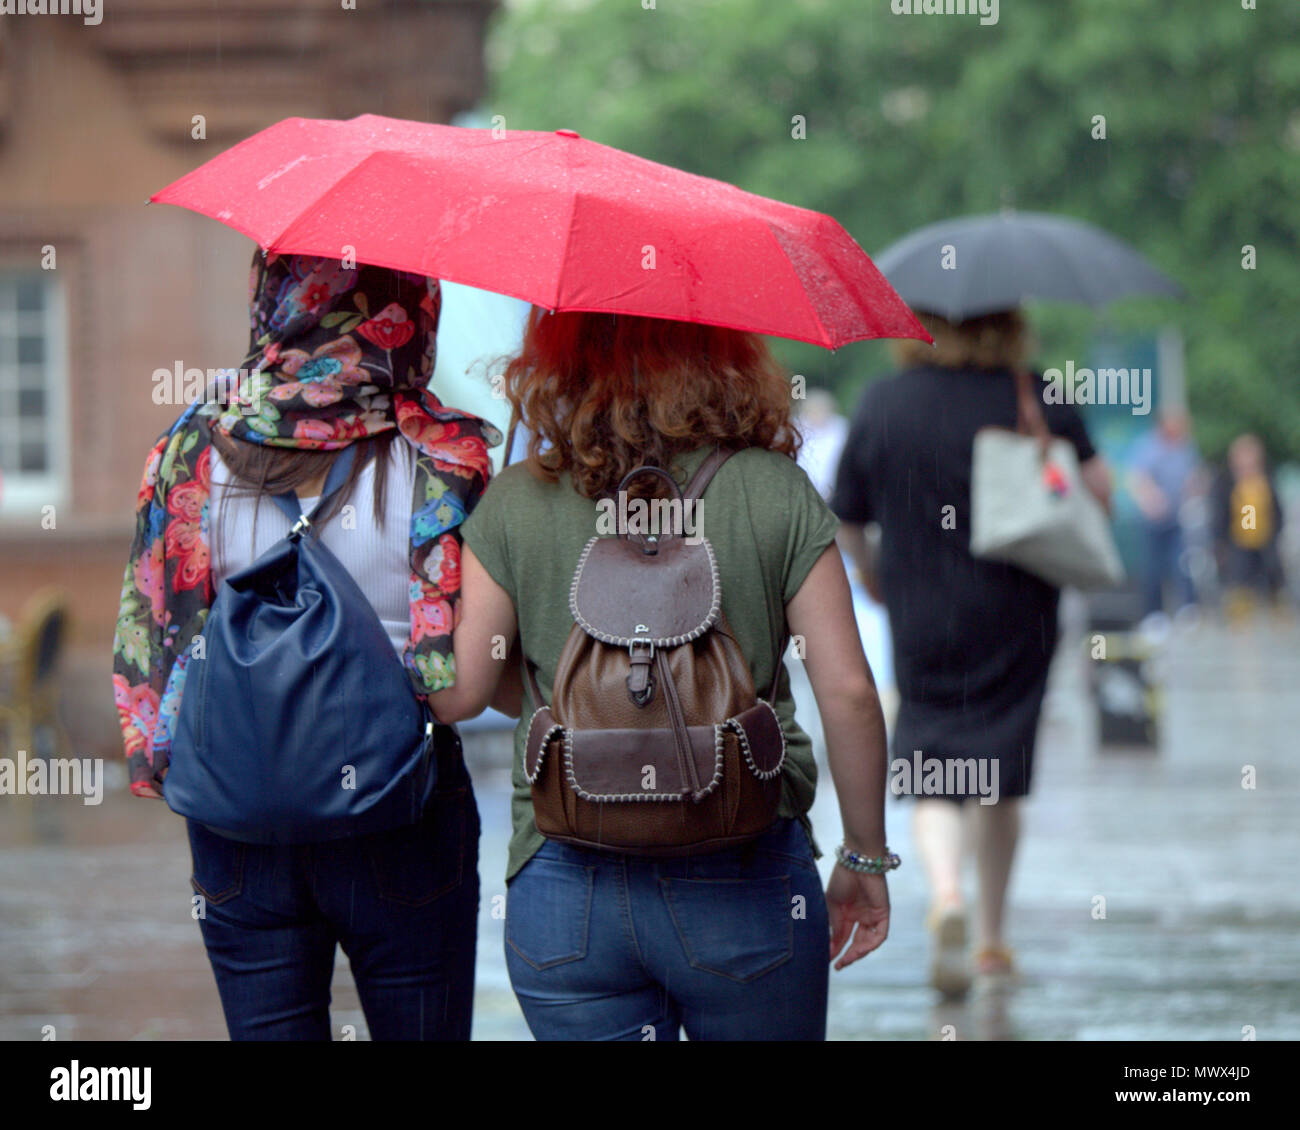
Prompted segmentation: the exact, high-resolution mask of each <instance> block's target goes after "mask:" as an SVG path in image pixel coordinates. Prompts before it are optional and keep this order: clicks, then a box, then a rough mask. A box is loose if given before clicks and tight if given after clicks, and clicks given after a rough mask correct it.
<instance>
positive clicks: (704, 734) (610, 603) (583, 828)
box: [524, 450, 785, 855]
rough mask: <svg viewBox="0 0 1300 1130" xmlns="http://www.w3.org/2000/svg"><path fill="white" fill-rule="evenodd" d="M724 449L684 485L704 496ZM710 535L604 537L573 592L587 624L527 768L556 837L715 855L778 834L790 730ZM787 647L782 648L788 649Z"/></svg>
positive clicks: (593, 545) (568, 651)
mask: <svg viewBox="0 0 1300 1130" xmlns="http://www.w3.org/2000/svg"><path fill="white" fill-rule="evenodd" d="M732 454H733V452H731V451H726V450H719V451H715V452H714V453H713V454H711V455H710V456H709V457H708V458H707V459H706V460H705V462H704V463H703V465H702V466H701V467H700V469H699V470H698V471H697V472H696V474H695V477H694V478H693V479H692V480H691V482H690V483H689V485H688V486H687V488H686V491H685V493H684V495H683V493H682V492H681V491H680V490H679V488H678V487H677V484H676V483H675V482H674V481H673V480H672V478H671V477H670V476H669V475H668V474H667V473H666V472H664V471H663V470H662V469H661V468H658V467H638V468H636V469H635V470H633V471H631V472H629V473H628V475H627V476H626V477H625V478H624V479H623V482H622V483H620V484H619V488H618V489H619V491H620V492H622V491H624V490H625V489H626V488H627V485H628V483H629V482H630V481H631V480H632V479H633V478H634V477H635V476H637V475H642V474H656V475H659V476H661V477H662V478H664V479H666V480H667V481H668V482H669V483H670V484H671V487H672V490H673V492H674V494H675V497H676V498H677V499H679V500H681V499H698V498H700V496H701V495H702V494H703V493H704V490H705V488H706V487H707V485H708V483H709V480H710V479H712V477H713V475H714V473H715V472H716V471H717V469H718V468H719V467H720V466H721V465H722V464H723V463H724V462H725V461H726V459H727V458H728V457H729V456H730V455H732ZM721 586H722V582H721V578H720V577H719V576H718V566H717V562H716V560H715V558H714V555H713V547H712V546H711V545H710V544H709V542H708V540H707V539H705V538H699V539H695V538H692V539H689V540H688V539H687V538H686V537H685V536H684V531H683V530H676V531H671V532H668V533H661V534H660V535H659V536H658V537H652V536H644V535H639V534H631V535H629V534H627V533H622V534H619V535H618V536H615V537H593V538H592V539H591V541H589V542H588V543H587V545H586V547H585V548H584V549H583V551H582V556H581V557H580V558H579V559H578V566H577V569H576V571H575V573H574V577H573V586H572V588H571V589H570V592H569V608H570V611H571V612H572V613H573V619H574V625H573V629H572V630H571V631H570V633H569V637H568V640H567V641H566V642H565V645H564V650H563V651H562V652H561V653H560V659H559V663H558V665H557V667H556V672H555V684H554V692H555V693H554V696H553V699H552V702H551V704H550V705H549V706H546V705H543V699H542V696H541V692H540V690H539V688H538V685H537V678H536V676H535V675H534V673H533V670H532V667H531V665H527V664H526V670H527V675H528V681H529V685H530V688H531V691H532V700H533V703H534V704H535V705H538V706H539V709H538V710H537V711H536V712H535V713H534V714H533V716H532V719H531V721H530V722H529V726H528V741H527V746H526V748H525V753H524V772H525V775H526V776H527V778H528V781H529V783H530V784H531V785H532V794H533V812H534V816H535V818H536V821H537V828H538V831H540V832H541V833H542V834H543V835H544V836H546V837H548V838H550V839H554V840H563V841H564V842H566V843H571V844H578V845H580V846H583V847H590V848H601V849H605V850H611V851H622V852H629V853H635V854H641V855H685V854H689V853H696V852H707V851H717V850H720V849H722V848H726V847H730V846H732V845H735V844H739V843H743V842H745V841H746V840H751V839H754V838H755V837H757V836H759V835H761V834H762V833H763V832H764V831H766V830H767V829H768V828H769V827H770V826H771V825H772V823H773V822H774V821H775V820H776V815H777V805H778V804H779V803H780V799H781V767H782V765H783V764H784V762H785V735H784V734H783V733H782V731H781V723H780V720H779V719H778V718H777V716H776V711H775V710H774V709H773V707H772V700H774V699H775V696H776V687H777V681H778V680H779V678H780V673H781V661H780V659H779V658H778V661H777V670H776V677H775V678H774V679H773V681H772V690H771V692H770V693H769V696H768V700H764V699H761V698H758V697H757V695H756V693H755V690H754V680H753V677H752V675H751V674H750V671H749V665H748V663H747V662H746V661H745V657H744V655H742V654H741V651H740V648H739V646H738V645H737V643H736V640H735V637H734V636H732V634H731V629H730V628H729V627H728V625H727V621H726V618H725V617H724V616H723V615H722V587H721ZM782 651H784V647H782Z"/></svg>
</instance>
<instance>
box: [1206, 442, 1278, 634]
mask: <svg viewBox="0 0 1300 1130" xmlns="http://www.w3.org/2000/svg"><path fill="white" fill-rule="evenodd" d="M1214 514H1215V517H1216V522H1215V526H1216V534H1217V540H1218V543H1219V544H1218V550H1219V559H1220V568H1221V571H1222V577H1223V581H1224V585H1225V588H1226V590H1227V591H1226V593H1225V604H1226V611H1227V613H1228V616H1229V618H1230V619H1234V620H1239V619H1241V618H1242V616H1244V615H1245V614H1246V613H1247V612H1248V610H1249V608H1250V606H1251V604H1252V602H1253V599H1254V598H1256V597H1263V598H1264V599H1266V600H1268V601H1273V602H1276V601H1279V600H1281V599H1282V598H1283V596H1284V594H1285V592H1286V578H1285V575H1284V570H1283V566H1282V557H1281V553H1280V552H1279V546H1280V542H1281V534H1282V526H1283V515H1284V508H1283V506H1282V504H1281V501H1280V499H1279V495H1278V491H1277V486H1276V484H1275V482H1274V480H1273V475H1272V474H1271V472H1270V471H1269V468H1268V460H1267V457H1266V454H1265V450H1264V444H1263V443H1262V442H1261V441H1260V439H1259V437H1258V436H1255V435H1251V434H1249V433H1247V434H1245V435H1240V436H1238V437H1237V438H1236V439H1234V440H1233V441H1232V443H1231V444H1230V445H1229V447H1228V458H1227V465H1226V467H1225V468H1224V469H1223V471H1222V473H1221V474H1220V475H1219V477H1218V479H1217V481H1216V483H1215V488H1214Z"/></svg>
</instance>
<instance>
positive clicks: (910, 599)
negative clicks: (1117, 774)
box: [830, 311, 1110, 995]
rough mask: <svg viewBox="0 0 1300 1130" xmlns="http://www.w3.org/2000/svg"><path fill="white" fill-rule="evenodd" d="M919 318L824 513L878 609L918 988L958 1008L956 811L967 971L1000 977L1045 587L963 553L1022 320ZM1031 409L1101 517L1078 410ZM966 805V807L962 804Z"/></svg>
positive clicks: (1039, 692)
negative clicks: (912, 862)
mask: <svg viewBox="0 0 1300 1130" xmlns="http://www.w3.org/2000/svg"><path fill="white" fill-rule="evenodd" d="M919 316H920V317H921V320H922V322H923V323H924V324H925V326H926V328H927V329H928V330H929V331H930V332H931V334H932V335H933V336H934V338H935V345H934V346H933V347H931V346H929V345H925V344H923V343H920V342H907V343H900V344H899V345H898V346H896V350H895V352H896V355H897V357H898V359H899V361H900V362H901V367H902V370H903V371H901V372H899V373H898V374H896V375H895V376H892V377H890V378H887V379H884V380H880V381H877V382H875V383H873V384H871V385H870V386H868V388H867V391H866V393H865V394H864V395H863V397H862V401H861V403H860V404H859V406H858V409H857V412H856V413H855V415H854V418H853V422H852V424H851V426H850V429H849V435H848V440H847V443H846V445H845V450H844V455H843V457H842V459H841V461H840V465H839V470H838V473H837V476H836V486H835V492H834V494H833V495H832V498H831V503H830V504H831V509H832V510H834V512H835V513H836V515H837V516H838V517H839V518H840V519H841V522H842V525H841V533H840V538H841V543H842V545H843V547H844V549H845V550H846V551H847V552H848V553H849V554H850V556H852V557H853V559H854V561H855V562H856V563H857V565H858V568H859V571H860V572H861V574H862V579H863V582H864V583H865V585H866V586H867V588H868V591H870V592H871V593H872V595H873V596H875V597H876V599H878V600H881V601H882V602H883V603H884V604H885V606H886V607H887V608H888V610H889V621H890V627H891V631H892V635H893V643H894V663H895V670H896V672H897V681H898V691H899V700H900V703H899V712H898V718H897V720H896V723H895V727H894V746H893V757H894V759H895V760H894V766H895V768H896V769H897V770H898V772H891V785H892V787H894V789H895V792H901V793H911V794H915V795H917V801H916V820H915V824H914V831H915V836H916V842H917V850H918V852H919V853H920V854H921V856H922V859H923V862H924V865H925V870H926V876H927V879H928V882H929V884H930V889H931V896H932V902H931V912H930V917H929V921H928V925H929V928H930V930H931V932H932V934H933V951H932V962H931V981H932V983H933V984H934V986H935V987H936V988H938V989H939V990H940V991H941V992H943V993H945V994H949V995H960V994H962V993H964V992H965V991H966V990H967V989H968V988H969V986H970V983H971V961H970V955H969V954H968V952H967V923H966V909H965V901H964V897H963V894H962V864H963V861H964V858H965V856H966V855H967V854H968V847H967V844H966V843H965V842H964V841H965V837H964V836H963V827H962V810H963V807H965V808H966V809H967V810H969V827H968V828H967V829H966V831H967V832H968V833H969V836H970V839H969V848H971V849H973V852H970V854H973V855H974V859H975V864H976V869H977V872H978V875H979V901H978V909H977V914H976V921H975V926H976V953H975V962H974V965H975V969H976V971H978V972H979V973H981V974H985V975H989V976H1005V975H1009V974H1011V973H1012V972H1013V964H1012V955H1011V952H1010V950H1009V949H1008V948H1007V946H1006V943H1005V939H1004V937H1003V918H1004V908H1005V902H1006V891H1007V883H1008V880H1009V878H1010V874H1011V865H1012V861H1013V859H1014V855H1015V848H1016V841H1017V837H1018V832H1019V800H1020V798H1021V797H1023V796H1025V795H1027V794H1028V792H1029V787H1030V781H1031V776H1032V772H1033V754H1034V736H1035V732H1036V730H1037V728H1038V719H1039V714H1040V712H1041V709H1042V704H1043V695H1044V692H1045V690H1046V687H1047V673H1048V667H1049V666H1050V663H1051V659H1052V655H1053V653H1054V651H1055V649H1056V642H1057V602H1058V598H1059V596H1060V591H1059V590H1058V589H1056V588H1054V587H1052V586H1051V585H1049V584H1047V583H1046V582H1045V581H1042V580H1040V579H1039V578H1037V577H1035V576H1032V575H1030V574H1029V573H1026V572H1024V571H1023V570H1021V569H1019V568H1017V567H1016V566H1014V565H1010V564H1006V563H1002V562H996V561H986V560H980V559H977V558H974V557H972V556H971V554H970V551H969V546H970V512H971V497H970V483H971V453H972V443H973V440H974V437H975V433H976V431H978V430H979V429H980V428H982V427H987V426H1000V427H1005V428H1015V426H1016V394H1015V384H1014V378H1013V376H1012V369H1013V368H1014V367H1016V366H1019V365H1020V364H1022V363H1023V361H1024V358H1025V355H1026V353H1027V338H1028V334H1027V329H1026V326H1025V323H1024V320H1023V318H1022V317H1021V315H1020V314H1019V312H1017V311H1003V312H998V313H993V314H987V315H984V316H982V317H978V318H972V319H969V320H967V321H965V322H962V323H960V324H958V325H952V324H950V323H949V322H947V321H945V320H944V319H942V318H939V317H937V316H934V315H928V314H923V313H921V314H920V315H919ZM1039 384H1040V385H1041V381H1040V382H1039ZM1043 412H1044V416H1045V418H1046V421H1047V425H1048V428H1049V429H1050V430H1051V431H1052V432H1054V433H1055V434H1057V435H1060V436H1063V437H1065V438H1066V439H1068V440H1069V441H1070V442H1071V443H1072V444H1073V445H1074V448H1075V451H1076V453H1077V455H1078V459H1079V465H1080V469H1081V473H1082V476H1083V481H1084V483H1085V485H1086V486H1087V488H1088V489H1089V490H1091V491H1092V493H1093V494H1094V495H1096V496H1097V498H1098V499H1099V500H1100V501H1101V502H1102V503H1103V505H1106V504H1107V503H1108V499H1109V492H1110V476H1109V472H1108V470H1107V468H1106V466H1105V464H1104V462H1103V461H1102V459H1101V458H1100V456H1098V455H1097V453H1096V451H1095V449H1094V448H1093V446H1092V443H1091V441H1090V440H1089V438H1088V433H1087V431H1086V429H1085V428H1084V425H1083V421H1082V420H1081V419H1080V417H1079V414H1078V413H1077V412H1076V411H1075V409H1074V408H1073V407H1072V406H1070V405H1067V404H1046V403H1045V404H1044V405H1043ZM870 523H876V524H878V525H879V527H880V540H879V546H878V548H875V549H873V548H870V547H869V543H868V541H867V538H866V527H867V525H868V524H870ZM918 751H919V753H918ZM900 759H901V760H903V761H906V762H907V769H906V770H904V769H903V768H902V767H901V766H900V765H899V762H900ZM936 761H937V762H938V763H939V764H938V765H937V766H935V771H934V772H933V774H932V775H931V774H927V775H925V776H924V777H922V778H920V779H913V778H916V777H917V776H918V775H917V774H915V773H913V772H911V770H912V769H913V768H915V767H920V766H924V767H925V768H926V769H927V770H929V769H930V768H931V766H932V765H934V763H935V762H936ZM962 766H967V767H972V768H976V767H977V772H974V773H971V774H970V775H969V779H964V778H965V777H966V775H965V774H958V773H955V772H953V770H955V769H957V768H959V767H962ZM940 769H942V770H943V771H944V772H943V773H942V784H941V785H939V787H938V788H937V790H936V785H937V784H938V783H939V781H940V778H941V774H940V772H939V770H940ZM922 781H924V788H923V787H922ZM921 794H923V795H921ZM976 798H978V799H976ZM968 799H970V800H973V801H974V802H973V803H971V804H967V805H964V806H963V802H964V801H965V800H968Z"/></svg>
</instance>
